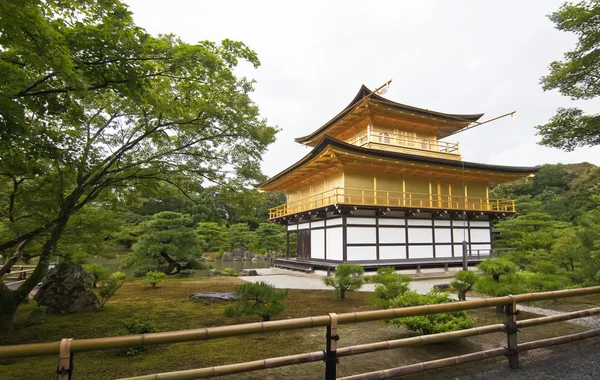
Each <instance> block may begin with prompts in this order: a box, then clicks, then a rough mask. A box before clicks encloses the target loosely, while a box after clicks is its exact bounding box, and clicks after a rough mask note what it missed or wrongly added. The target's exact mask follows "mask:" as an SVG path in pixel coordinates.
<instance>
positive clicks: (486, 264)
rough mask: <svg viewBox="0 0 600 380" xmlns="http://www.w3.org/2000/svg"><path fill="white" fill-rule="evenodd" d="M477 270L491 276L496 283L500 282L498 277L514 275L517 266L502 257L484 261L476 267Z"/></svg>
mask: <svg viewBox="0 0 600 380" xmlns="http://www.w3.org/2000/svg"><path fill="white" fill-rule="evenodd" d="M477 268H479V269H481V270H482V271H483V272H484V273H486V274H489V275H491V276H492V279H493V280H494V281H496V282H500V276H504V275H507V274H510V273H514V272H516V271H517V270H519V267H518V266H517V264H515V263H513V262H512V261H510V260H509V259H507V258H503V257H493V258H489V259H485V260H484V261H482V262H481V263H480V264H479V265H477Z"/></svg>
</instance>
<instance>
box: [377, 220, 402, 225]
mask: <svg viewBox="0 0 600 380" xmlns="http://www.w3.org/2000/svg"><path fill="white" fill-rule="evenodd" d="M404 222H405V220H404V219H392V218H381V219H379V225H380V226H403V225H404Z"/></svg>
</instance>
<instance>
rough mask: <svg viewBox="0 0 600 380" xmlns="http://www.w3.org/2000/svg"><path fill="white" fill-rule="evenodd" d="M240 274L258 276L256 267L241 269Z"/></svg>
mask: <svg viewBox="0 0 600 380" xmlns="http://www.w3.org/2000/svg"><path fill="white" fill-rule="evenodd" d="M240 275H241V276H258V272H257V271H256V269H242V273H241V274H240Z"/></svg>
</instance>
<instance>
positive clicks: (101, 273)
mask: <svg viewBox="0 0 600 380" xmlns="http://www.w3.org/2000/svg"><path fill="white" fill-rule="evenodd" d="M83 270H85V271H86V272H87V273H89V274H90V275H91V276H92V277H93V279H94V288H96V287H97V285H98V282H100V281H105V280H107V279H108V268H106V267H105V266H103V265H100V264H84V265H83Z"/></svg>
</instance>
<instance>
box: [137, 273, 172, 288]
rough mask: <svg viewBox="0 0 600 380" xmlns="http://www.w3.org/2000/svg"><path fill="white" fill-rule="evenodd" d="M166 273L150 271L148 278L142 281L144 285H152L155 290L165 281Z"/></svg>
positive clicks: (147, 274)
mask: <svg viewBox="0 0 600 380" xmlns="http://www.w3.org/2000/svg"><path fill="white" fill-rule="evenodd" d="M165 276H166V275H165V273H164V272H159V271H150V272H148V273H146V277H145V278H144V280H143V281H142V282H143V283H144V284H150V285H152V288H155V287H156V285H158V284H159V283H160V282H162V281H163V280H164V279H165Z"/></svg>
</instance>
